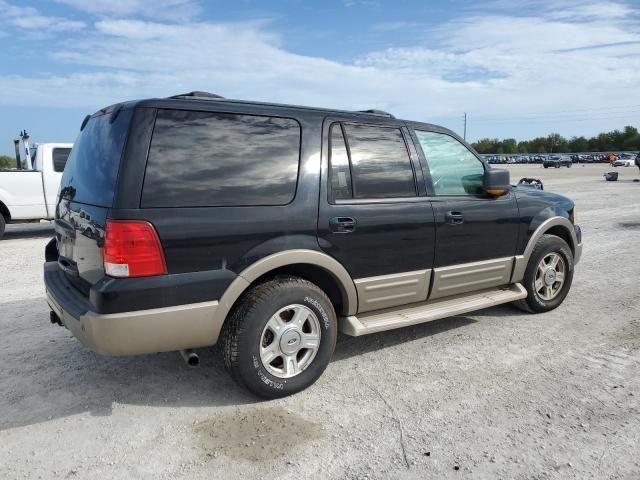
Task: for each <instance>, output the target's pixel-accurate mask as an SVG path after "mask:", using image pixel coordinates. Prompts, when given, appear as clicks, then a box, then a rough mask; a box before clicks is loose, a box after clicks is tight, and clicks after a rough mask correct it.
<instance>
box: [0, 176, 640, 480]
mask: <svg viewBox="0 0 640 480" xmlns="http://www.w3.org/2000/svg"><path fill="white" fill-rule="evenodd" d="M509 168H510V170H511V173H512V180H513V181H514V182H515V181H517V180H518V179H519V178H520V177H524V176H533V177H538V178H541V179H542V180H543V181H544V182H545V188H546V189H547V190H550V191H553V192H559V193H563V194H566V195H568V196H570V197H571V198H573V199H574V200H575V202H576V204H577V205H578V209H579V223H580V224H581V225H582V228H583V235H584V254H583V259H582V262H581V263H580V264H579V265H578V266H577V268H576V275H575V278H574V282H573V288H572V291H571V293H570V294H569V297H568V298H567V300H566V301H565V303H564V304H563V305H562V306H561V307H560V308H558V309H557V310H555V311H553V312H550V313H547V314H542V315H529V314H525V313H522V312H520V311H518V310H515V309H513V308H512V307H510V306H508V305H506V306H501V307H496V308H491V309H488V310H483V311H479V312H475V313H472V314H468V315H465V316H459V317H454V318H449V319H444V320H439V321H436V322H432V323H428V324H423V325H418V326H415V327H412V328H405V329H402V330H397V331H390V332H386V333H380V334H376V335H371V336H365V337H358V338H350V337H344V336H342V337H341V338H339V341H338V346H337V349H336V352H335V355H334V359H333V362H332V363H331V364H330V365H329V368H328V369H327V371H326V372H325V374H324V375H323V376H322V377H321V378H320V380H319V381H318V382H317V383H316V384H315V385H314V386H313V387H311V388H310V389H308V390H307V391H305V392H302V393H300V394H298V395H295V396H293V397H290V398H286V399H283V400H277V401H269V402H264V401H259V400H257V399H256V398H254V397H253V396H251V395H250V394H248V393H246V392H245V391H244V390H242V389H241V388H239V387H237V386H236V385H235V384H234V383H233V382H232V381H231V379H230V377H229V376H228V374H227V372H226V371H225V370H224V368H223V365H222V362H221V360H220V357H219V355H218V353H217V352H215V351H212V350H206V349H203V350H201V351H200V353H201V360H202V366H201V367H200V368H199V369H195V370H190V369H187V368H186V367H185V366H184V363H183V361H182V359H181V358H180V356H179V355H178V354H177V353H165V354H157V355H147V356H139V357H130V358H106V357H100V356H98V355H96V354H94V353H92V352H90V351H87V350H85V349H84V348H83V347H82V346H81V345H80V344H79V343H78V342H77V341H76V340H75V339H73V338H71V336H70V334H69V333H68V332H67V331H66V330H65V329H63V328H60V327H54V326H52V325H51V324H50V323H49V318H48V312H49V309H48V308H47V305H46V303H45V300H44V289H43V285H42V263H43V257H44V246H45V244H46V242H47V241H48V239H49V238H50V236H51V235H52V233H51V229H50V227H49V226H47V225H44V226H43V225H33V226H28V227H27V228H25V227H22V226H17V225H12V226H10V227H9V228H8V233H7V237H6V239H5V240H3V241H2V242H0V329H1V330H0V331H1V335H0V365H1V367H0V478H1V479H17V478H43V479H50V478H56V479H57V478H59V479H68V478H71V479H94V478H101V479H106V478H123V479H138V478H141V479H156V478H159V479H189V480H192V479H205V478H207V479H211V478H221V479H231V478H239V477H242V478H245V479H251V478H290V479H294V478H296V479H297V478H337V479H342V478H347V479H365V478H369V479H386V478H401V479H404V478H408V479H412V478H421V479H423V478H435V479H440V478H504V479H512V478H536V479H547V478H549V479H554V478H558V479H560V478H562V479H565V478H579V479H584V478H594V479H601V478H621V479H637V478H640V379H639V375H638V373H639V371H640V302H639V300H640V183H633V182H632V181H631V179H632V178H639V175H638V170H637V169H635V168H619V169H618V170H619V171H620V173H621V181H618V182H615V183H614V182H604V181H603V178H602V173H603V172H604V171H605V170H606V169H607V168H606V167H605V166H602V165H589V166H581V165H575V166H573V168H571V169H567V168H562V169H559V170H556V169H549V170H545V169H542V168H541V167H540V166H538V165H535V166H512V167H509Z"/></svg>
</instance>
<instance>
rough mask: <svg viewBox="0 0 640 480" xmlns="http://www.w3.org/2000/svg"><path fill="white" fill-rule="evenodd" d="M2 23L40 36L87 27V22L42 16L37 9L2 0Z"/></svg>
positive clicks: (0, 18)
mask: <svg viewBox="0 0 640 480" xmlns="http://www.w3.org/2000/svg"><path fill="white" fill-rule="evenodd" d="M2 21H4V22H6V23H9V24H11V25H13V26H15V27H19V28H28V29H32V30H33V31H34V33H39V34H46V33H51V32H63V31H70V30H81V29H83V28H84V27H85V26H86V23H85V22H82V21H79V20H69V19H67V18H62V17H55V16H47V15H41V14H40V13H39V12H38V10H36V9H35V8H32V7H20V6H16V5H12V4H10V3H7V2H6V1H4V0H0V22H2Z"/></svg>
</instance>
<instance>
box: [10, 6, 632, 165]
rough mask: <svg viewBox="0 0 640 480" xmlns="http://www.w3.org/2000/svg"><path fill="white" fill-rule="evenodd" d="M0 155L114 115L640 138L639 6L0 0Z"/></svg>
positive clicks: (70, 135)
mask: <svg viewBox="0 0 640 480" xmlns="http://www.w3.org/2000/svg"><path fill="white" fill-rule="evenodd" d="M0 46H1V48H0V111H1V113H2V114H1V115H0V153H7V154H10V153H11V151H12V148H13V143H12V139H13V138H14V137H15V136H16V135H17V133H18V131H19V130H20V129H22V128H27V129H28V130H29V131H30V133H31V136H32V138H33V139H34V140H35V141H42V142H45V141H73V139H74V138H75V136H76V133H77V131H78V128H79V125H80V122H81V121H82V118H83V117H84V115H85V114H87V113H92V112H94V111H96V110H98V109H100V108H101V107H103V106H106V105H108V104H112V103H115V102H118V101H122V100H126V99H133V98H145V97H154V96H168V95H172V94H176V93H181V92H185V91H190V90H207V91H212V92H216V93H219V94H221V95H223V96H225V97H230V98H241V99H256V100H266V101H276V102H283V103H297V104H307V105H314V106H327V107H334V108H344V109H363V108H380V109H384V110H388V111H391V112H393V113H394V114H395V115H396V116H399V117H403V118H408V119H415V120H423V121H429V122H432V123H439V124H443V125H445V126H447V127H449V128H452V129H454V130H455V131H457V132H459V133H462V116H463V113H464V112H465V111H466V112H468V118H469V123H468V138H469V139H470V140H475V139H478V138H481V137H485V136H489V137H508V136H513V137H516V138H518V139H522V138H528V137H531V136H534V135H545V134H547V133H550V132H559V133H561V134H563V135H566V136H571V135H581V134H584V135H591V134H594V133H597V132H599V131H602V130H610V129H614V128H621V127H623V126H624V125H627V124H633V125H636V126H640V121H638V120H639V119H640V3H638V2H637V1H635V2H624V1H618V2H602V1H597V0H572V1H568V0H555V1H552V0H488V1H487V2H469V1H463V0H450V1H443V2H425V1H417V0H416V1H413V0H395V1H388V2H387V1H383V0H334V1H329V0H325V1H317V2H312V1H304V0H282V1H272V2H268V1H258V0H239V1H221V0H212V1H204V0H154V1H145V0H93V1H91V0H51V1H17V0H0Z"/></svg>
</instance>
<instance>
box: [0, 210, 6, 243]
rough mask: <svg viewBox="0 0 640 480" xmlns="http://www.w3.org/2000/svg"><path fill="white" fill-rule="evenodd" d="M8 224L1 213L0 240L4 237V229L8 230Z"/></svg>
mask: <svg viewBox="0 0 640 480" xmlns="http://www.w3.org/2000/svg"><path fill="white" fill-rule="evenodd" d="M6 225H7V222H6V220H5V219H4V216H3V215H2V214H1V213H0V240H2V237H4V229H5V228H6Z"/></svg>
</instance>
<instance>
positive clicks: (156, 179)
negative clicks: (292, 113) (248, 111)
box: [141, 110, 300, 208]
mask: <svg viewBox="0 0 640 480" xmlns="http://www.w3.org/2000/svg"><path fill="white" fill-rule="evenodd" d="M299 159H300V125H299V124H298V122H297V121H295V120H293V119H290V118H277V117H267V116H254V115H240V114H232V113H219V112H199V111H183V110H158V114H157V117H156V123H155V127H154V131H153V136H152V139H151V147H150V149H149V158H148V161H147V170H146V173H145V179H144V186H143V191H142V202H141V206H142V207H144V208H149V207H151V208H153V207H204V206H250V205H285V204H287V203H289V202H291V200H293V197H294V196H295V192H296V184H297V179H298V164H299Z"/></svg>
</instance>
